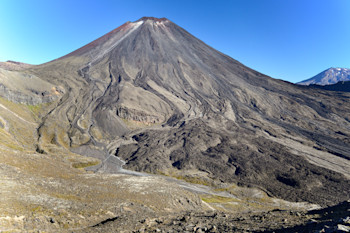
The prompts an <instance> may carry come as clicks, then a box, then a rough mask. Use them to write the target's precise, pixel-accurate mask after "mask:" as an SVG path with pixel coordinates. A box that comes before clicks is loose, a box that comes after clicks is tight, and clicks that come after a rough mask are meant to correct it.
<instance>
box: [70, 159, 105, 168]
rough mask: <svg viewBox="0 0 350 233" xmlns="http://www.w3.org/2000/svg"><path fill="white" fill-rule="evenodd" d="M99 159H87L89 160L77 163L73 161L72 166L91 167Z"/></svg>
mask: <svg viewBox="0 0 350 233" xmlns="http://www.w3.org/2000/svg"><path fill="white" fill-rule="evenodd" d="M99 163H100V162H99V161H89V162H78V163H73V165H72V167H74V168H86V167H91V166H95V165H97V164H99Z"/></svg>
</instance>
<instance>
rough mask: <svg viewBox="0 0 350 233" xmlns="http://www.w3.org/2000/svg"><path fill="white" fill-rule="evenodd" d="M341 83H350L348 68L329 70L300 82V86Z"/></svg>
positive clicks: (349, 70)
mask: <svg viewBox="0 0 350 233" xmlns="http://www.w3.org/2000/svg"><path fill="white" fill-rule="evenodd" d="M340 81H350V69H346V68H329V69H327V70H325V71H323V72H321V73H319V74H318V75H316V76H314V77H312V78H309V79H307V80H304V81H301V82H298V83H297V84H299V85H310V84H317V85H323V86H324V85H330V84H335V83H337V82H340Z"/></svg>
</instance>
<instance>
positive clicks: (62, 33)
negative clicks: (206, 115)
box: [0, 0, 350, 82]
mask: <svg viewBox="0 0 350 233" xmlns="http://www.w3.org/2000/svg"><path fill="white" fill-rule="evenodd" d="M142 16H154V17H166V18H168V19H169V20H171V21H173V22H174V23H176V24H177V25H179V26H181V27H183V28H184V29H186V30H187V31H189V32H190V33H191V34H193V35H194V36H196V37H198V38H199V39H201V40H202V41H204V42H205V43H207V44H209V45H210V46H212V47H214V48H216V49H217V50H219V51H221V52H223V53H225V54H227V55H229V56H231V57H233V58H234V59H236V60H238V61H240V62H242V63H243V64H245V65H247V66H249V67H251V68H253V69H255V70H257V71H259V72H262V73H264V74H267V75H269V76H271V77H273V78H278V79H284V80H288V81H290V82H297V81H301V80H304V79H307V78H310V77H312V76H314V75H316V74H318V73H319V72H321V71H323V70H325V69H327V68H330V67H344V68H350V0H226V1H222V0H210V1H206V0H198V1H196V0H192V1H191V0H173V1H170V0H169V1H168V0H143V1H141V0H140V1H139V0H130V1H128V0H123V1H118V0H114V1H112V0H95V1H92V0H84V1H80V0H30V1H29V0H0V61H6V60H15V61H20V62H26V63H31V64H40V63H44V62H48V61H50V60H53V59H56V58H58V57H60V56H63V55H65V54H67V53H69V52H72V51H73V50H75V49H78V48H79V47H81V46H83V45H85V44H87V43H89V42H91V41H92V40H94V39H96V38H98V37H100V36H102V35H104V34H106V33H107V32H109V31H111V30H113V29H114V28H116V27H118V26H120V25H121V24H123V23H125V22H126V21H136V20H137V19H139V18H141V17H142Z"/></svg>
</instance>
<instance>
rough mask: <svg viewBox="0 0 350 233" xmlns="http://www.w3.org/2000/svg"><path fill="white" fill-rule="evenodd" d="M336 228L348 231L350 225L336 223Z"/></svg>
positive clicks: (349, 230)
mask: <svg viewBox="0 0 350 233" xmlns="http://www.w3.org/2000/svg"><path fill="white" fill-rule="evenodd" d="M336 229H337V230H338V231H340V232H350V227H349V226H345V225H342V224H338V225H337V228H336Z"/></svg>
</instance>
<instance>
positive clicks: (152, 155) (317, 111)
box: [30, 17, 350, 205]
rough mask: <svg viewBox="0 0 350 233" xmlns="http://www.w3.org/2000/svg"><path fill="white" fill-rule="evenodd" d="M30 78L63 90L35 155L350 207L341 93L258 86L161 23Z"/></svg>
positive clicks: (126, 28) (147, 21)
mask: <svg viewBox="0 0 350 233" xmlns="http://www.w3.org/2000/svg"><path fill="white" fill-rule="evenodd" d="M30 72H31V73H32V74H33V75H36V76H37V77H40V78H41V79H44V80H45V81H48V82H50V83H52V84H54V85H57V86H58V85H59V86H62V87H64V89H65V91H64V95H63V97H62V98H61V99H60V101H59V102H58V104H57V105H56V106H55V107H54V108H52V110H51V111H50V112H49V113H48V114H47V115H46V116H45V117H44V118H43V120H42V123H41V124H40V127H39V128H38V150H39V151H42V152H46V151H48V150H49V149H50V145H51V144H57V145H59V146H62V147H65V148H69V149H71V150H73V151H76V152H81V153H82V152H83V151H84V150H85V149H84V150H83V149H82V148H89V147H90V148H95V149H97V150H100V151H101V153H107V154H113V155H116V156H118V157H120V158H122V159H123V160H125V161H126V165H125V168H128V169H132V170H136V171H144V172H150V173H158V174H166V175H170V176H176V177H180V178H185V179H191V180H195V181H196V182H200V183H206V184H218V183H222V182H225V183H235V184H238V185H243V186H249V187H258V188H260V189H262V190H264V191H265V192H267V193H268V194H269V195H272V196H277V197H279V198H283V199H286V200H291V201H308V202H312V203H318V204H321V205H326V204H332V203H337V202H339V201H343V200H346V199H349V198H350V197H349V192H348V191H349V190H350V181H349V177H350V140H349V136H350V115H349V112H350V103H349V97H350V95H349V93H342V92H327V91H323V90H315V89H306V88H303V87H298V86H296V85H293V84H291V83H288V82H284V81H281V80H275V79H272V78H270V77H267V76H265V75H263V74H261V73H259V72H256V71H254V70H252V69H250V68H248V67H246V66H244V65H242V64H241V63H239V62H238V61H236V60H234V59H232V58H230V57H228V56H226V55H224V54H222V53H220V52H218V51H217V50H215V49H213V48H211V47H210V46H208V45H206V44H205V43H203V42H202V41H200V40H199V39H197V38H195V37H194V36H192V35H191V34H189V33H188V32H187V31H185V30H184V29H182V28H181V27H179V26H177V25H176V24H174V23H173V22H171V21H169V20H168V19H165V18H161V19H158V18H151V17H145V18H141V19H140V20H138V21H136V22H127V23H125V24H124V25H122V26H120V27H119V28H117V29H115V30H113V31H111V32H110V33H108V34H106V35H104V36H103V37H101V38H99V39H97V40H95V41H93V42H92V43H90V44H88V45H86V46H84V47H82V48H80V49H78V50H76V51H74V52H72V53H70V54H68V55H66V56H64V57H62V58H59V59H57V60H54V61H52V62H49V63H46V64H43V65H40V66H35V67H33V68H31V69H30ZM85 151H86V150H85ZM105 162H106V163H108V161H107V160H106V161H105Z"/></svg>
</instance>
